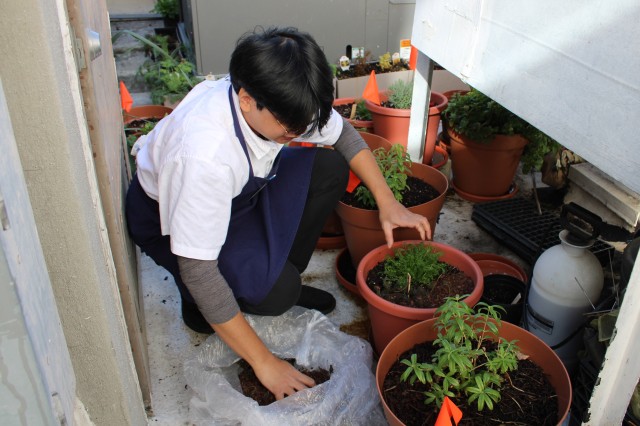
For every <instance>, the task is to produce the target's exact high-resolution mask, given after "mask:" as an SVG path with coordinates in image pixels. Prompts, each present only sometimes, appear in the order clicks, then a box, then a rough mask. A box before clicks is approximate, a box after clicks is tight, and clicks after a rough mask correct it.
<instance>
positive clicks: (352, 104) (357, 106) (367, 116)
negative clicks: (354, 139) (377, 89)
mask: <svg viewBox="0 0 640 426" xmlns="http://www.w3.org/2000/svg"><path fill="white" fill-rule="evenodd" d="M333 108H334V109H335V110H336V111H337V112H338V113H339V114H340V115H341V116H342V117H344V118H346V119H347V121H348V122H349V123H351V125H352V126H353V127H354V128H355V129H356V130H358V131H362V132H370V133H372V132H373V121H372V120H371V111H369V110H368V109H367V106H366V105H365V104H364V100H363V99H356V98H336V99H335V100H334V101H333Z"/></svg>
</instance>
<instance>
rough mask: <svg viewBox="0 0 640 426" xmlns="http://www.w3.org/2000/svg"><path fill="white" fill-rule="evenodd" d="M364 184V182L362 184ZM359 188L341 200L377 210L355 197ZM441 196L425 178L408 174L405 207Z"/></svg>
mask: <svg viewBox="0 0 640 426" xmlns="http://www.w3.org/2000/svg"><path fill="white" fill-rule="evenodd" d="M360 185H362V184H360ZM356 191H357V188H356V189H355V190H354V191H353V192H351V193H349V192H347V193H345V194H344V196H343V197H342V199H341V201H342V202H343V203H345V204H347V205H350V206H353V207H357V208H360V209H365V210H376V209H377V208H374V209H372V208H371V207H369V206H366V205H364V204H363V203H361V202H360V201H358V199H357V198H356V197H355V194H356ZM439 196H440V193H439V192H438V190H436V189H435V188H434V187H433V186H431V185H429V184H428V183H426V182H425V181H423V180H420V179H418V178H416V177H413V176H407V188H406V189H405V190H404V191H403V192H402V205H403V206H405V207H413V206H417V205H419V204H423V203H427V202H429V201H431V200H434V199H436V198H438V197H439Z"/></svg>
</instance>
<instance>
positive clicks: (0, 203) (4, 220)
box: [0, 195, 11, 231]
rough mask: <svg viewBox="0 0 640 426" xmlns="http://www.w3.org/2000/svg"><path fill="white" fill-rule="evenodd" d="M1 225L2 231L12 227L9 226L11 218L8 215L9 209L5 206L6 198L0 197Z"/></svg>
mask: <svg viewBox="0 0 640 426" xmlns="http://www.w3.org/2000/svg"><path fill="white" fill-rule="evenodd" d="M0 224H1V225H2V230H3V231H7V230H9V228H11V226H10V225H9V216H8V215H7V208H6V207H5V205H4V198H3V197H2V195H0Z"/></svg>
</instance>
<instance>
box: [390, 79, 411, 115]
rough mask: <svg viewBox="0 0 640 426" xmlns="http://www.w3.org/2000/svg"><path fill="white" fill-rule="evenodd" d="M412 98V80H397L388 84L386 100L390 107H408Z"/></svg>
mask: <svg viewBox="0 0 640 426" xmlns="http://www.w3.org/2000/svg"><path fill="white" fill-rule="evenodd" d="M412 100H413V82H410V83H407V82H406V81H404V80H398V81H396V82H395V83H393V84H392V85H391V86H389V89H388V90H387V101H388V102H389V107H390V108H397V109H410V108H411V102H412Z"/></svg>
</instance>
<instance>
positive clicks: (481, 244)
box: [141, 179, 529, 426]
mask: <svg viewBox="0 0 640 426" xmlns="http://www.w3.org/2000/svg"><path fill="white" fill-rule="evenodd" d="M519 186H520V188H522V189H521V195H522V193H526V192H527V191H526V189H524V187H525V186H526V185H525V184H524V182H523V181H522V180H521V179H520V180H519ZM472 208H473V204H472V203H469V202H467V201H464V200H462V199H461V198H460V197H458V196H457V195H456V194H455V193H453V192H452V191H450V192H449V194H448V196H447V198H446V201H445V204H444V208H443V211H442V215H441V216H440V221H439V223H438V225H437V227H436V230H435V234H434V240H435V241H437V242H442V243H446V244H449V245H451V246H453V247H456V248H458V249H460V250H463V251H465V252H468V253H474V252H476V253H477V252H489V253H495V254H499V255H502V256H506V257H508V258H510V259H512V260H513V261H515V262H516V263H518V264H519V265H521V266H522V267H523V268H524V269H525V271H526V272H527V273H528V272H529V271H528V265H527V264H526V263H525V262H524V261H523V260H522V259H520V258H519V257H518V256H516V255H515V254H513V253H512V252H511V251H509V250H508V249H506V248H505V247H504V246H502V245H501V244H500V243H499V242H498V241H496V240H495V239H494V238H493V237H492V236H491V235H489V234H488V233H486V232H485V231H484V230H482V229H480V228H479V227H478V226H477V225H476V224H475V222H473V221H472V220H471V213H472ZM339 252H340V250H326V251H325V250H316V251H315V252H314V255H313V257H312V259H311V263H310V265H309V267H308V269H307V270H306V271H305V273H304V275H303V279H304V282H305V284H308V285H312V286H315V287H318V288H322V289H324V290H328V291H330V292H331V293H332V294H333V295H334V296H335V297H336V299H337V306H336V309H335V310H334V311H333V312H331V313H330V314H329V315H328V318H329V319H330V320H331V321H332V322H333V323H335V324H336V325H337V326H340V327H341V330H343V331H345V332H347V333H349V334H354V335H357V336H360V337H364V338H366V337H367V334H368V323H367V321H368V318H367V312H366V305H365V304H364V302H363V301H362V299H360V298H359V297H358V296H354V295H353V294H352V293H350V292H349V291H347V290H345V289H344V288H343V287H342V286H341V285H340V284H339V283H338V281H337V280H336V277H335V269H334V262H335V258H336V256H337V255H338V254H339ZM141 285H142V292H143V295H144V313H145V319H146V324H147V339H148V349H149V359H150V364H151V393H152V395H151V397H152V413H151V415H150V417H149V424H152V425H166V426H174V425H180V424H182V425H188V424H191V423H190V422H189V400H190V398H191V396H192V391H191V390H190V388H189V386H188V383H187V381H186V379H185V376H184V374H183V363H184V361H185V360H187V359H189V358H191V357H194V356H196V354H197V353H198V351H199V349H200V347H201V345H202V343H203V342H204V341H205V340H206V338H207V336H205V335H202V334H198V333H194V332H192V331H191V330H189V329H188V328H187V327H186V326H185V325H184V324H183V323H182V320H181V314H180V298H179V295H178V292H177V290H176V287H175V285H174V283H173V279H172V277H171V276H170V275H169V274H168V273H167V272H166V271H165V270H164V269H163V268H161V267H159V266H157V265H155V263H154V262H153V261H152V260H151V259H150V258H148V257H146V256H144V255H143V257H142V259H141Z"/></svg>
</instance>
